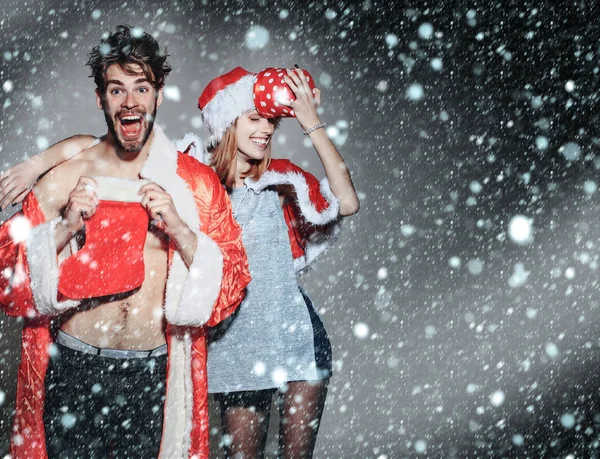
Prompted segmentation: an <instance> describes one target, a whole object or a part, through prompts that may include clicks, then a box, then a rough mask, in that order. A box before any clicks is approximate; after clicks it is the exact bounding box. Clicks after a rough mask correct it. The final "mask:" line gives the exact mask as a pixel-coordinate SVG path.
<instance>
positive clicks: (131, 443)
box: [44, 344, 167, 459]
mask: <svg viewBox="0 0 600 459" xmlns="http://www.w3.org/2000/svg"><path fill="white" fill-rule="evenodd" d="M56 348H57V349H58V352H56V355H54V353H53V356H52V357H51V358H50V362H49V366H48V371H47V373H46V381H45V386H46V398H45V406H44V427H45V431H46V447H47V451H48V458H49V459H53V458H61V459H75V458H86V459H96V458H98V459H100V458H102V459H105V458H109V457H110V458H113V459H125V458H128V459H135V458H140V459H142V458H144V459H146V458H153V457H157V456H158V452H159V449H160V441H161V436H162V424H163V406H164V400H165V382H166V364H167V356H166V355H162V356H158V357H147V358H126V359H118V358H110V357H100V356H96V355H90V354H85V353H83V352H80V351H76V350H73V349H70V348H68V347H65V346H62V345H60V344H58V345H56Z"/></svg>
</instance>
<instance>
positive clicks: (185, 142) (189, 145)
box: [176, 132, 211, 166]
mask: <svg viewBox="0 0 600 459" xmlns="http://www.w3.org/2000/svg"><path fill="white" fill-rule="evenodd" d="M176 145H177V150H179V151H186V150H187V152H188V155H190V156H191V157H192V158H196V159H197V160H198V161H200V162H201V163H202V164H205V165H206V166H209V165H210V159H211V154H210V153H209V152H208V151H206V148H204V146H203V144H202V141H201V140H200V137H198V136H197V135H196V134H191V133H189V132H188V133H187V134H186V135H184V136H183V138H182V139H179V140H177V141H176Z"/></svg>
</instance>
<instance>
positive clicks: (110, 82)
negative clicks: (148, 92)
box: [106, 77, 150, 86]
mask: <svg viewBox="0 0 600 459" xmlns="http://www.w3.org/2000/svg"><path fill="white" fill-rule="evenodd" d="M134 83H135V84H142V83H150V81H149V80H148V78H146V77H142V78H138V79H137V80H135V81H134ZM109 84H116V85H119V86H125V83H123V82H122V81H121V80H117V79H111V80H108V81H107V82H106V86H108V85H109Z"/></svg>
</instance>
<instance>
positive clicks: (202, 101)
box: [198, 67, 253, 110]
mask: <svg viewBox="0 0 600 459" xmlns="http://www.w3.org/2000/svg"><path fill="white" fill-rule="evenodd" d="M246 75H253V73H252V72H249V71H248V70H244V69H243V68H241V67H236V68H234V69H233V70H231V71H229V72H227V73H225V74H224V75H221V76H218V77H217V78H215V79H214V80H212V81H211V82H210V83H208V85H207V86H206V88H204V91H202V94H200V97H199V98H198V108H199V109H200V110H204V107H206V104H208V103H209V102H210V101H211V100H212V98H213V97H215V94H217V93H218V92H219V91H220V90H221V89H224V88H226V87H227V86H229V85H230V84H233V83H236V82H237V81H238V80H240V78H243V77H245V76H246Z"/></svg>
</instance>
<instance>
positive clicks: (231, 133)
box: [0, 67, 359, 458]
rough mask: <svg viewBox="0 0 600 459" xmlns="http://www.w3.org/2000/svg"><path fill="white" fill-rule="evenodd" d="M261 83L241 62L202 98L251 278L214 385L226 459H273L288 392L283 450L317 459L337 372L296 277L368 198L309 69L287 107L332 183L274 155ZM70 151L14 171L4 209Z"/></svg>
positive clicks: (212, 151) (213, 355) (294, 85)
mask: <svg viewBox="0 0 600 459" xmlns="http://www.w3.org/2000/svg"><path fill="white" fill-rule="evenodd" d="M255 80H256V75H255V74H253V73H250V72H247V71H246V70H244V69H242V68H240V67H238V68H236V69H234V70H232V71H231V72H228V73H226V74H224V75H221V76H219V77H217V78H215V79H214V80H213V81H211V82H210V83H209V85H208V86H207V87H206V88H205V90H204V91H203V93H202V95H201V96H200V98H199V108H200V109H201V111H202V115H203V118H204V123H205V125H206V126H207V128H208V129H209V131H210V134H211V137H210V140H209V147H208V153H207V154H206V155H204V156H205V157H204V158H202V159H204V160H207V161H210V164H211V165H212V166H213V168H214V169H215V171H216V173H217V175H218V176H219V177H220V179H221V182H222V183H223V185H224V186H225V187H226V188H227V190H228V192H229V196H230V199H231V202H232V208H233V213H234V218H235V219H236V220H237V221H238V223H239V224H240V225H241V226H242V229H243V233H242V234H243V236H242V239H243V242H244V246H245V248H246V251H247V254H248V261H249V266H250V271H251V275H252V281H251V283H250V284H249V285H248V288H247V293H246V297H245V299H244V301H243V302H242V304H241V305H240V307H239V309H238V311H237V313H235V314H234V316H232V317H231V318H229V319H228V320H226V321H225V322H224V323H223V324H222V325H220V326H219V327H217V328H215V329H213V330H212V334H211V337H210V345H209V355H208V380H209V392H211V393H213V394H214V396H215V399H216V400H217V401H218V402H219V404H220V408H221V420H222V429H223V434H224V435H223V440H222V445H223V448H224V450H225V453H226V456H227V457H236V458H257V457H263V456H264V449H265V445H266V439H267V428H268V424H269V415H270V407H271V401H272V397H273V395H274V394H275V393H278V401H279V408H280V428H279V443H280V456H281V457H283V458H304V457H307V458H308V457H312V452H313V449H314V446H315V442H316V437H317V433H318V429H319V423H320V420H321V416H322V413H323V406H324V403H325V398H326V395H327V388H328V383H329V378H330V376H331V370H332V369H331V348H330V345H329V339H328V337H327V334H326V332H325V329H324V327H323V324H322V322H321V321H320V319H319V317H318V315H317V313H316V311H315V309H314V308H313V306H312V303H311V301H310V299H309V298H308V296H307V295H306V293H305V292H304V291H303V290H302V289H301V288H300V287H299V285H298V282H297V278H296V272H298V271H300V270H302V269H304V268H305V267H306V266H308V264H310V263H311V262H312V260H313V259H314V258H315V257H316V256H317V255H319V254H320V253H322V252H323V250H325V249H326V248H327V247H328V246H329V245H330V244H331V243H332V242H333V240H334V239H335V237H336V235H337V230H338V225H337V223H338V222H339V217H340V216H346V215H351V214H354V213H355V212H357V211H358V208H359V202H358V198H357V196H356V192H355V191H354V187H353V184H352V180H351V178H350V174H349V171H348V169H347V167H346V165H345V163H344V161H343V159H342V157H341V156H340V154H339V153H338V152H337V150H336V148H335V146H334V145H333V143H332V142H331V140H330V139H329V137H328V135H327V132H326V130H325V129H324V123H322V122H321V120H320V119H319V116H318V113H317V108H318V106H319V104H320V100H321V96H320V91H319V90H318V89H315V90H314V91H312V90H311V88H310V86H309V84H308V80H307V78H306V76H305V74H304V73H303V72H302V70H300V69H295V70H287V75H286V76H284V80H285V82H286V84H287V85H288V86H289V88H290V89H291V90H292V91H293V93H294V96H295V100H293V101H290V102H289V103H287V104H285V105H288V106H289V107H290V108H291V109H292V110H293V111H294V113H295V116H296V119H297V121H298V123H299V124H300V126H301V128H302V129H303V131H304V133H305V134H306V135H307V136H308V137H309V138H310V139H311V141H312V143H313V146H314V148H315V150H316V152H317V155H318V156H319V158H320V160H321V162H322V164H323V167H324V169H325V173H326V175H327V179H324V180H323V181H322V182H321V183H319V182H318V181H317V179H316V178H315V177H314V176H312V175H311V174H308V173H307V172H305V171H303V170H302V169H300V168H299V167H297V166H295V165H294V164H292V163H291V162H290V161H287V160H277V159H271V144H272V139H273V135H274V132H275V129H276V127H277V124H278V122H279V120H278V119H268V118H265V117H263V116H261V115H260V114H259V113H258V112H257V110H256V108H255V105H254V100H253V86H254V82H255ZM280 103H281V101H280ZM92 140H93V139H92V138H89V137H85V136H83V137H76V138H72V139H70V140H67V141H66V144H68V145H69V148H71V149H77V148H84V147H85V146H86V144H88V143H90V142H91V141H92ZM67 150H68V148H67V145H65V144H64V143H63V144H60V143H59V144H57V145H55V146H54V147H52V148H51V149H50V150H48V151H47V152H45V153H43V154H42V155H41V157H40V158H32V159H31V160H29V161H28V163H30V164H28V167H24V164H27V163H24V164H20V165H17V166H15V168H13V169H11V170H9V171H7V173H6V174H5V177H4V178H3V180H2V183H1V184H0V204H1V205H2V207H3V208H4V207H5V206H6V204H8V203H10V202H12V201H13V200H15V198H17V199H19V198H21V197H22V196H23V194H22V193H23V191H24V190H25V189H26V188H27V187H29V186H31V184H32V180H34V179H35V178H37V175H36V177H35V178H33V177H32V174H34V173H38V174H39V173H43V172H45V171H46V170H47V169H48V166H51V165H52V164H54V163H57V162H60V161H61V160H64V159H67V158H68V157H70V156H72V150H71V151H67ZM188 150H192V149H190V148H188Z"/></svg>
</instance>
